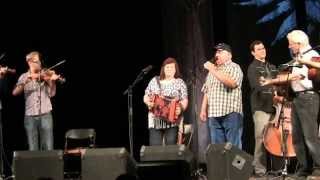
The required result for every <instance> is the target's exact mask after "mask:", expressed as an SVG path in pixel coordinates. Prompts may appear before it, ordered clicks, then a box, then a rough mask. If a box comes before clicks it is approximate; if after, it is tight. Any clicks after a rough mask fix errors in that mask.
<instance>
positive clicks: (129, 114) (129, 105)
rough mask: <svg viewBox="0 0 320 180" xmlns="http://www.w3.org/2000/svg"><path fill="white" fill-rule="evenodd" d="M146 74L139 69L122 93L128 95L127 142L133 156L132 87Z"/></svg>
mask: <svg viewBox="0 0 320 180" xmlns="http://www.w3.org/2000/svg"><path fill="white" fill-rule="evenodd" d="M145 74H147V72H146V71H141V72H140V74H139V75H138V76H137V77H136V79H135V80H134V81H133V83H132V84H131V85H129V87H128V89H126V90H125V91H124V92H123V95H126V94H127V95H128V121H129V144H130V155H131V157H133V128H132V125H133V104H132V96H133V94H132V92H133V91H132V89H133V88H134V87H135V86H136V84H137V83H138V82H140V81H141V80H142V79H143V77H144V75H145Z"/></svg>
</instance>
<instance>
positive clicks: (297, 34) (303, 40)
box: [287, 30, 310, 46]
mask: <svg viewBox="0 0 320 180" xmlns="http://www.w3.org/2000/svg"><path fill="white" fill-rule="evenodd" d="M287 39H288V40H289V41H292V42H294V43H300V44H302V45H303V46H308V45H310V44H309V37H308V35H307V34H306V33H305V32H303V31H301V30H293V31H291V32H290V33H289V34H288V35H287Z"/></svg>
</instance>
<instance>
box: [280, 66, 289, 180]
mask: <svg viewBox="0 0 320 180" xmlns="http://www.w3.org/2000/svg"><path fill="white" fill-rule="evenodd" d="M290 71H291V69H290V70H288V72H287V74H286V76H287V78H286V87H285V94H284V95H283V97H284V99H283V100H282V102H281V107H280V116H279V120H278V125H277V126H278V127H277V128H279V126H281V132H282V133H281V143H282V144H281V150H282V155H283V160H284V165H283V168H282V169H281V170H280V173H281V174H280V176H279V177H282V179H283V180H285V179H286V177H287V176H288V164H289V162H288V161H289V160H288V147H287V138H288V134H289V131H288V130H286V129H285V128H284V121H285V118H286V117H285V115H284V106H286V102H287V100H288V98H289V75H290Z"/></svg>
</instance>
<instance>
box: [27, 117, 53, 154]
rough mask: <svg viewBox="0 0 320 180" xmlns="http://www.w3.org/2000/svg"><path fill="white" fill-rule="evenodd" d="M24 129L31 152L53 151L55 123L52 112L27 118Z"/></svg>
mask: <svg viewBox="0 0 320 180" xmlns="http://www.w3.org/2000/svg"><path fill="white" fill-rule="evenodd" d="M24 127H25V129H26V132H27V137H28V144H29V150H30V151H37V150H53V123H52V115H51V112H50V113H47V114H42V115H39V116H25V119H24ZM39 139H40V144H39Z"/></svg>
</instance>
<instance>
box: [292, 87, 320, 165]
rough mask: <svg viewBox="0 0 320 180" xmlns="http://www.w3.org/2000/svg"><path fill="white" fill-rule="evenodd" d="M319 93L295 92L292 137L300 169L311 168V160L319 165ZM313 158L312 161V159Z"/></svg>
mask: <svg viewBox="0 0 320 180" xmlns="http://www.w3.org/2000/svg"><path fill="white" fill-rule="evenodd" d="M318 111H319V95H318V94H317V93H314V94H307V93H305V94H302V93H300V94H297V95H296V96H295V98H294V99H293V106H292V138H293V145H294V148H295V151H296V155H297V159H298V161H299V163H300V164H301V166H302V170H304V171H308V170H311V168H312V165H313V162H314V163H315V164H316V165H317V166H319V165H320V151H319V149H320V139H319V137H318V124H317V117H318ZM312 160H313V161H312Z"/></svg>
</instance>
